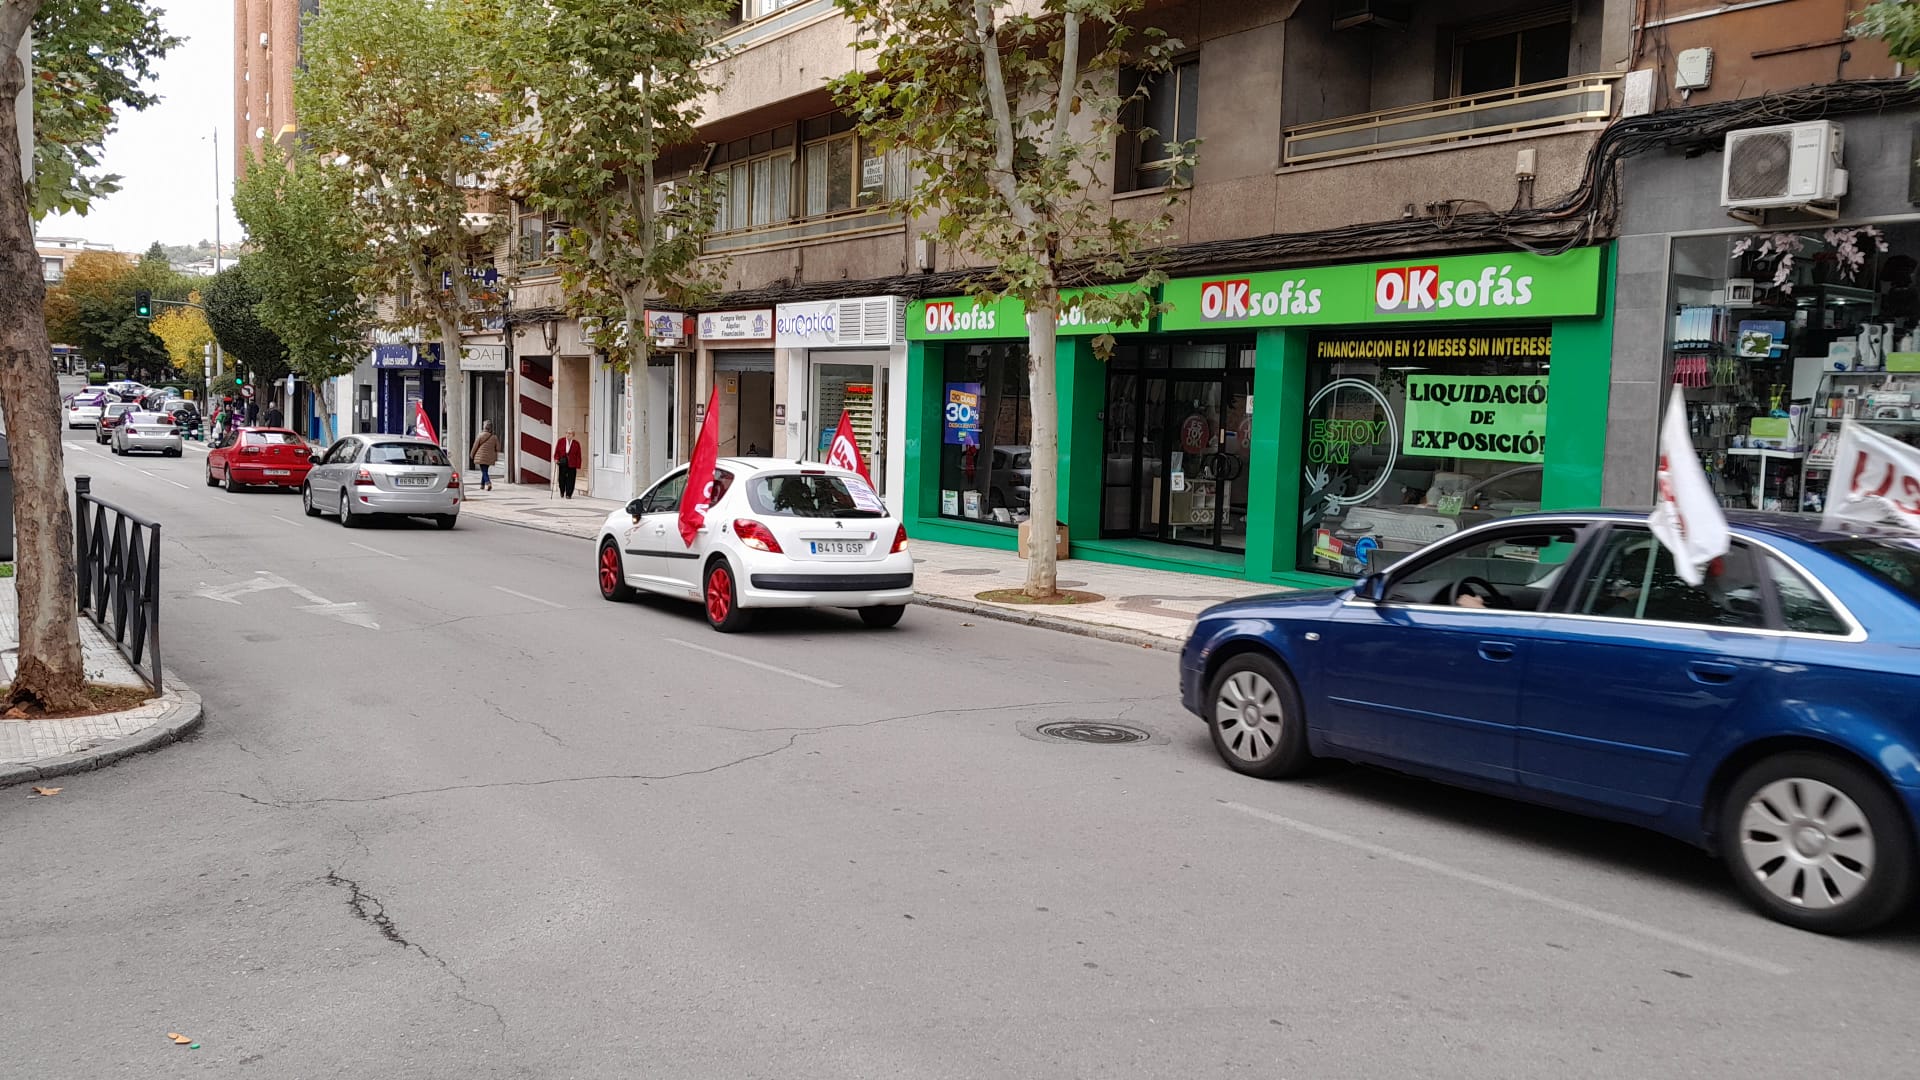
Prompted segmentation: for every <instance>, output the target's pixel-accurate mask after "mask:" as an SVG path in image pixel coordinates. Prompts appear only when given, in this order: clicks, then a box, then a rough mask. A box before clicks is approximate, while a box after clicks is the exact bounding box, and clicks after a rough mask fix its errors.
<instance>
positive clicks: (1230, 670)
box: [1207, 653, 1313, 780]
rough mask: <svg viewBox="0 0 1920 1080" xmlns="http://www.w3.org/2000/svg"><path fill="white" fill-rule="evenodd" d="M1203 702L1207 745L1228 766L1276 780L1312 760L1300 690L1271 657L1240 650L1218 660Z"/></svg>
mask: <svg viewBox="0 0 1920 1080" xmlns="http://www.w3.org/2000/svg"><path fill="white" fill-rule="evenodd" d="M1207 702H1208V706H1207V729H1208V730H1209V731H1210V732H1211V733H1212V735H1213V748H1214V750H1215V751H1216V752H1217V753H1219V755H1220V760H1222V761H1224V762H1226V763H1227V767H1228V768H1231V769H1233V770H1234V771H1235V772H1240V773H1245V774H1246V775H1248V776H1257V777H1259V778H1261V779H1263V780H1278V779H1281V778H1282V777H1288V776H1298V775H1300V774H1301V773H1303V772H1305V771H1306V770H1307V769H1308V767H1310V766H1311V765H1312V764H1313V754H1312V753H1311V752H1309V751H1308V749H1307V721H1306V710H1305V709H1304V708H1303V707H1302V705H1301V703H1300V690H1299V688H1298V687H1296V686H1295V685H1294V683H1293V679H1292V677H1290V676H1289V675H1288V674H1287V670H1286V668H1284V667H1282V666H1281V665H1280V662H1279V661H1277V660H1275V659H1274V658H1273V657H1271V656H1268V655H1267V654H1265V653H1242V654H1240V655H1239V656H1235V657H1232V658H1231V659H1229V660H1228V661H1227V662H1226V663H1224V664H1222V665H1220V669H1219V670H1218V671H1216V672H1214V675H1213V681H1212V683H1211V684H1209V686H1208V690H1207Z"/></svg>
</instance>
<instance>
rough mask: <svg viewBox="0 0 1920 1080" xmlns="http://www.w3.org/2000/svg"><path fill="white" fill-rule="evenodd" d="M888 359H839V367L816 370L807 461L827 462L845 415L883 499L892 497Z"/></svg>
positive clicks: (820, 364) (815, 366) (836, 360)
mask: <svg viewBox="0 0 1920 1080" xmlns="http://www.w3.org/2000/svg"><path fill="white" fill-rule="evenodd" d="M886 373H887V357H886V354H884V353H881V354H878V355H877V357H876V358H875V359H874V360H867V359H866V358H865V357H864V356H863V355H853V356H848V355H845V354H842V355H839V356H836V357H834V360H833V362H831V363H829V362H827V361H823V360H822V361H815V362H814V364H813V411H812V413H811V414H810V415H809V418H808V423H809V426H810V427H811V429H812V430H811V431H809V433H808V446H807V456H808V457H809V458H811V459H812V460H815V461H825V460H826V456H827V448H828V447H829V446H830V445H831V444H832V442H833V433H834V431H835V430H836V429H838V428H839V426H840V414H841V413H842V412H843V411H844V412H845V413H846V414H847V421H848V423H850V424H851V425H852V426H853V437H854V441H856V442H858V443H859V444H860V456H861V458H863V459H864V460H865V461H866V463H867V472H868V473H870V474H872V476H873V483H874V486H875V487H877V488H879V489H880V492H879V494H881V495H885V494H886V483H887V480H886V476H887V418H886V408H887V387H886V381H885V380H886Z"/></svg>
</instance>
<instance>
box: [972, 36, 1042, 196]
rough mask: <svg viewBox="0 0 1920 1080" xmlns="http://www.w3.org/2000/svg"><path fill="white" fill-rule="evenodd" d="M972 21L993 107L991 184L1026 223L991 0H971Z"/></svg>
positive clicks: (990, 104)
mask: <svg viewBox="0 0 1920 1080" xmlns="http://www.w3.org/2000/svg"><path fill="white" fill-rule="evenodd" d="M973 21H974V29H975V30H976V32H977V34H978V39H977V40H978V43H979V45H980V62H981V66H982V69H983V74H984V75H985V77H986V82H987V87H986V89H987V107H988V108H990V109H992V110H993V164H994V172H993V186H994V188H995V189H996V190H998V191H999V192H1000V197H1001V198H1003V199H1005V200H1006V201H1007V210H1008V212H1010V213H1011V214H1013V216H1014V219H1015V220H1017V221H1019V222H1020V224H1022V225H1026V224H1028V223H1030V222H1031V221H1032V218H1033V215H1032V213H1031V212H1030V211H1028V209H1027V207H1026V205H1025V204H1024V202H1023V201H1022V200H1021V198H1020V187H1019V185H1018V184H1016V183H1015V182H1014V178H1013V156H1014V150H1015V144H1014V138H1013V107H1012V104H1011V103H1010V102H1009V101H1008V100H1007V76H1006V73H1005V72H1004V71H1002V70H1001V69H1000V41H999V39H998V38H997V37H995V35H994V30H993V4H992V2H991V0H973Z"/></svg>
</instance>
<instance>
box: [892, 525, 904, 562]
mask: <svg viewBox="0 0 1920 1080" xmlns="http://www.w3.org/2000/svg"><path fill="white" fill-rule="evenodd" d="M905 550H907V527H906V526H905V525H902V526H900V527H899V528H898V529H895V530H894V533H893V550H892V551H890V552H888V554H889V555H898V554H900V553H901V552H903V551H905Z"/></svg>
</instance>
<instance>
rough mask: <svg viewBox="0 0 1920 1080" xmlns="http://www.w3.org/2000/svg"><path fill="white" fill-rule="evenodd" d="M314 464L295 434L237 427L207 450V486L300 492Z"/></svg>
mask: <svg viewBox="0 0 1920 1080" xmlns="http://www.w3.org/2000/svg"><path fill="white" fill-rule="evenodd" d="M194 415H195V416H196V417H197V416H198V415H199V414H197V413H196V414H194ZM176 423H177V420H176ZM312 465H313V460H312V456H311V453H310V451H309V450H308V448H307V442H306V440H305V439H302V438H301V437H300V436H299V435H298V434H297V433H295V432H292V431H289V430H288V429H286V428H236V429H234V430H233V431H229V432H227V433H226V435H225V436H223V437H222V438H221V440H220V441H219V442H217V443H215V444H214V445H213V446H211V447H209V448H208V449H207V486H208V487H214V486H216V485H219V484H223V483H224V484H225V485H226V488H227V490H228V491H230V492H238V491H240V490H241V489H243V488H250V487H279V488H287V489H289V490H299V489H300V488H301V487H302V486H303V485H305V484H306V482H307V472H308V470H309V469H311V468H312Z"/></svg>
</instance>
